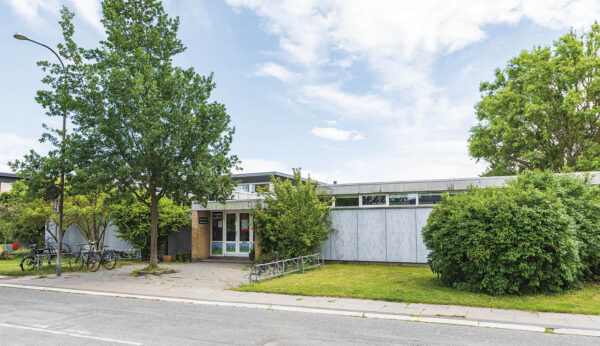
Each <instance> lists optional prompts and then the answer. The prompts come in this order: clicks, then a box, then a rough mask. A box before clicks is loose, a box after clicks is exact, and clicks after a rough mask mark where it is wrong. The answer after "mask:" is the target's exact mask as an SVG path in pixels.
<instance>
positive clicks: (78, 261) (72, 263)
mask: <svg viewBox="0 0 600 346" xmlns="http://www.w3.org/2000/svg"><path fill="white" fill-rule="evenodd" d="M83 262H84V260H83V256H82V255H80V254H77V255H75V257H73V256H69V267H71V268H75V269H82V268H83Z"/></svg>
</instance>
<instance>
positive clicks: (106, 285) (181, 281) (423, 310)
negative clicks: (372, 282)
mask: <svg viewBox="0 0 600 346" xmlns="http://www.w3.org/2000/svg"><path fill="white" fill-rule="evenodd" d="M169 266H170V267H172V268H174V269H177V270H179V271H180V272H178V273H176V274H170V275H166V276H160V277H155V276H146V277H133V276H131V275H129V273H130V272H131V271H132V270H133V269H134V268H135V267H132V266H127V267H122V268H118V269H117V270H114V271H110V272H109V271H104V270H101V271H100V272H98V273H87V272H80V273H67V274H63V276H62V277H61V278H56V277H54V276H52V275H51V276H48V277H45V278H34V277H25V278H16V279H10V280H0V284H2V283H6V284H20V285H31V286H38V287H56V288H67V289H78V290H92V291H99V292H118V293H128V294H138V295H148V296H157V297H178V298H188V299H196V300H208V301H220V302H236V303H251V304H263V305H267V306H268V305H278V306H288V307H298V308H316V309H328V310H339V311H354V312H360V313H377V314H390V315H400V316H410V317H415V318H417V319H421V320H425V321H429V320H427V319H428V318H429V319H431V318H434V319H443V320H450V323H452V321H456V322H455V323H464V321H483V322H493V323H504V324H514V325H525V326H535V327H542V328H549V329H565V328H569V329H583V330H587V331H588V332H589V334H591V335H600V316H598V315H581V314H562V313H545V312H529V311H520V310H504V309H491V308H478V307H466V306H453V305H431V304H408V303H394V302H383V301H375V300H364V299H346V298H335V297H306V296H291V295H278V294H268V293H253V292H237V291H231V290H228V288H233V287H236V286H238V285H239V284H241V283H244V282H246V281H247V279H246V278H245V276H246V275H247V272H246V270H245V267H244V266H243V265H239V264H233V263H202V262H200V263H192V264H170V265H169ZM464 324H466V323H464ZM575 334H578V333H575ZM579 334H580V333H579Z"/></svg>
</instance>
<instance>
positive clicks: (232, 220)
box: [225, 213, 238, 253]
mask: <svg viewBox="0 0 600 346" xmlns="http://www.w3.org/2000/svg"><path fill="white" fill-rule="evenodd" d="M236 225H237V214H233V213H227V214H225V229H226V234H227V241H226V242H225V252H226V253H236V252H237V242H238V235H237V232H236V228H237V227H236Z"/></svg>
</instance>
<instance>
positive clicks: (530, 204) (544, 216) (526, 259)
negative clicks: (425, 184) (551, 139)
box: [423, 172, 582, 295]
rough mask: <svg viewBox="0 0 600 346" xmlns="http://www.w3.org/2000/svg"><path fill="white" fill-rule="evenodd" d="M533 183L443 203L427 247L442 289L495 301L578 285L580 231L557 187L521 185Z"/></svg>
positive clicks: (473, 192) (430, 225)
mask: <svg viewBox="0 0 600 346" xmlns="http://www.w3.org/2000/svg"><path fill="white" fill-rule="evenodd" d="M534 174H542V173H539V172H536V173H534ZM532 178H533V176H526V177H525V178H521V177H519V178H518V179H517V182H514V183H510V184H508V185H507V186H506V187H489V188H483V189H480V188H471V189H469V191H468V193H466V194H461V195H455V196H452V197H450V196H449V195H447V194H446V195H445V196H443V197H442V202H441V203H440V204H439V205H437V206H436V207H435V208H434V210H433V211H432V212H431V214H430V215H429V219H428V222H427V226H426V227H425V228H424V229H423V240H424V242H425V245H426V246H427V248H428V249H429V250H430V251H431V252H430V254H429V257H428V261H429V265H430V267H431V269H432V270H433V272H434V273H437V274H438V277H439V279H440V280H441V282H442V283H443V284H445V285H447V286H453V287H456V288H459V289H464V290H471V291H480V292H486V293H489V294H493V295H498V294H513V293H517V294H520V293H532V292H543V291H554V292H555V291H561V290H564V289H569V288H571V287H575V286H579V285H580V280H579V278H580V276H581V275H580V270H581V267H582V265H581V260H580V258H579V253H578V248H579V242H578V241H577V237H576V227H577V224H576V222H575V221H574V220H573V217H571V216H570V215H569V209H568V208H567V207H566V206H565V204H564V203H563V201H562V199H561V195H560V194H559V192H558V191H555V189H554V188H553V187H554V186H553V185H552V184H549V185H550V186H548V187H547V188H537V187H536V186H534V184H529V183H527V182H526V180H523V179H532ZM520 179H521V180H520Z"/></svg>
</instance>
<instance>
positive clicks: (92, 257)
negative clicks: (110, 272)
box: [88, 253, 100, 272]
mask: <svg viewBox="0 0 600 346" xmlns="http://www.w3.org/2000/svg"><path fill="white" fill-rule="evenodd" d="M88 268H90V270H91V271H93V272H96V271H98V269H100V256H99V255H98V254H97V253H92V254H89V255H88Z"/></svg>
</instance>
